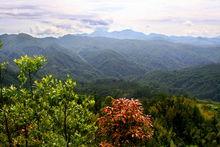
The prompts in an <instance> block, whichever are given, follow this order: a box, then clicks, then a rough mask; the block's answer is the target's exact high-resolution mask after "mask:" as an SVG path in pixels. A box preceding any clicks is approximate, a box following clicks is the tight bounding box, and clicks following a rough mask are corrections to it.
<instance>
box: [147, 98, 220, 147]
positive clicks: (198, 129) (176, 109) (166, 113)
mask: <svg viewBox="0 0 220 147" xmlns="http://www.w3.org/2000/svg"><path fill="white" fill-rule="evenodd" d="M198 104H200V102H197V101H196V100H193V99H188V98H185V97H170V98H165V99H158V100H153V101H151V102H149V103H148V104H146V103H145V107H146V108H147V109H145V110H146V113H149V114H151V115H152V117H153V118H154V122H153V125H154V136H153V139H152V140H151V144H154V145H157V146H167V145H170V144H175V145H177V146H186V145H199V146H216V145H217V144H220V142H219V140H220V138H219V137H220V136H219V135H218V134H219V133H220V132H219V131H220V128H219V126H218V125H219V124H220V120H219V119H216V118H215V117H213V118H211V119H210V120H206V119H205V116H204V114H203V113H202V112H204V111H200V109H199V107H198ZM206 111H207V110H206ZM216 113H217V112H216ZM216 116H217V114H216Z"/></svg>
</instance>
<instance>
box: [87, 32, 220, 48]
mask: <svg viewBox="0 0 220 147" xmlns="http://www.w3.org/2000/svg"><path fill="white" fill-rule="evenodd" d="M87 36H90V37H107V38H115V39H136V40H156V41H159V40H163V41H170V42H175V43H184V44H193V45H195V44H196V45H201V46H203V45H206V46H215V45H220V38H219V37H216V38H205V37H192V36H166V35H163V34H155V33H151V34H148V35H146V34H144V33H142V32H136V31H133V30H130V29H127V30H122V31H113V32H108V31H107V30H105V29H104V30H103V29H98V30H96V31H95V32H93V33H91V34H87Z"/></svg>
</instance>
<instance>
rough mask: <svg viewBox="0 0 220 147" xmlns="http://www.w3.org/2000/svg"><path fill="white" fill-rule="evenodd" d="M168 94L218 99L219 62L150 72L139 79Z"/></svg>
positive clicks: (219, 94)
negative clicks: (176, 69)
mask: <svg viewBox="0 0 220 147" xmlns="http://www.w3.org/2000/svg"><path fill="white" fill-rule="evenodd" d="M140 82H141V83H142V84H147V85H154V87H157V89H158V90H160V91H165V92H167V93H170V94H175V95H177V94H184V95H189V96H194V97H197V98H200V99H212V100H215V101H220V64H211V65H206V66H202V67H196V68H187V69H183V70H179V71H169V72H161V71H157V72H152V73H149V74H147V75H146V76H145V77H144V78H142V79H141V80H140Z"/></svg>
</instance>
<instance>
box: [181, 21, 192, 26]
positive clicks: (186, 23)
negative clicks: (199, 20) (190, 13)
mask: <svg viewBox="0 0 220 147" xmlns="http://www.w3.org/2000/svg"><path fill="white" fill-rule="evenodd" d="M183 24H184V25H186V26H188V27H191V26H192V25H193V23H192V21H190V20H187V21H185V22H184V23H183Z"/></svg>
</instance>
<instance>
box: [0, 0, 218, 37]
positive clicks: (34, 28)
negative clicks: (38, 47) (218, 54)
mask: <svg viewBox="0 0 220 147" xmlns="http://www.w3.org/2000/svg"><path fill="white" fill-rule="evenodd" d="M97 29H104V30H108V31H120V30H124V29H132V30H135V31H139V32H143V33H146V34H149V33H160V34H166V35H177V36H186V35H187V36H188V35H189V36H206V37H215V36H220V0H1V1H0V34H4V33H8V34H12V33H13V34H14V33H28V34H31V35H33V36H38V37H41V36H62V35H65V34H79V33H90V32H93V31H95V30H97Z"/></svg>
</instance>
